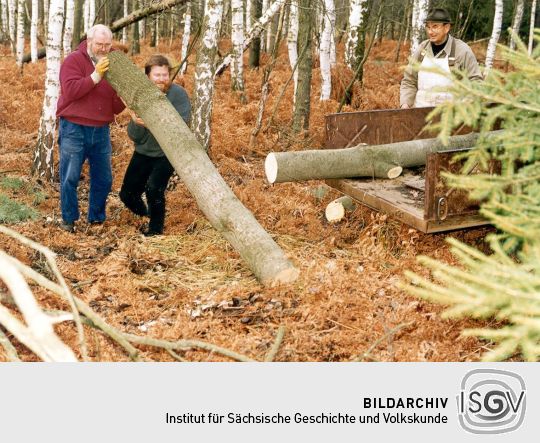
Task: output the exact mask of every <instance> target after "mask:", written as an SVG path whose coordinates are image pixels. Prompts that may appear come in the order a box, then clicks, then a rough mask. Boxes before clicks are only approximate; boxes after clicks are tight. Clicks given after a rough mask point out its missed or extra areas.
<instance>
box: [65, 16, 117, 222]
mask: <svg viewBox="0 0 540 443" xmlns="http://www.w3.org/2000/svg"><path fill="white" fill-rule="evenodd" d="M111 44H112V32H111V30H110V29H109V28H108V27H106V26H104V25H95V26H93V27H92V28H90V29H89V30H88V32H87V39H86V41H83V42H81V44H80V45H79V47H78V48H77V50H76V51H74V52H72V53H71V54H70V55H69V56H68V57H67V58H66V59H65V60H64V63H62V66H61V68H60V98H59V99H58V105H57V111H56V116H57V117H60V125H59V131H58V145H59V147H60V207H61V210H62V219H63V223H62V225H61V227H62V229H64V230H66V231H69V232H73V231H74V230H75V221H77V220H78V219H79V201H78V196H77V188H78V186H79V179H80V175H81V169H82V165H83V163H84V162H85V160H86V159H88V165H89V167H90V194H89V198H88V222H89V223H98V224H101V223H103V222H104V221H105V205H106V202H107V197H108V195H109V192H110V190H111V185H112V170H111V139H110V133H109V123H111V122H112V121H113V120H114V115H115V114H118V113H120V112H122V110H123V109H124V108H125V105H124V104H123V102H122V100H120V98H119V97H118V96H117V95H116V92H115V91H114V90H113V88H112V87H111V85H109V83H107V81H106V80H104V79H103V76H104V74H105V72H106V71H107V69H109V59H108V58H107V55H108V53H109V52H110V50H111Z"/></svg>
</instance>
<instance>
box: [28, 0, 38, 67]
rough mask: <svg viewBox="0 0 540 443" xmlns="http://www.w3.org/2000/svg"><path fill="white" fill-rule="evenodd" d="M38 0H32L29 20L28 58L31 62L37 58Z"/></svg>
mask: <svg viewBox="0 0 540 443" xmlns="http://www.w3.org/2000/svg"><path fill="white" fill-rule="evenodd" d="M38 5H39V1H38V0H32V21H31V22H30V60H31V61H32V63H35V62H37V60H38V42H37V28H38V19H39V9H38V8H39V6H38Z"/></svg>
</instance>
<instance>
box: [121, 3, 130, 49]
mask: <svg viewBox="0 0 540 443" xmlns="http://www.w3.org/2000/svg"><path fill="white" fill-rule="evenodd" d="M128 13H129V9H128V0H124V17H126V16H127V15H128ZM127 28H128V27H127V26H125V27H124V28H123V29H122V44H123V45H126V44H127Z"/></svg>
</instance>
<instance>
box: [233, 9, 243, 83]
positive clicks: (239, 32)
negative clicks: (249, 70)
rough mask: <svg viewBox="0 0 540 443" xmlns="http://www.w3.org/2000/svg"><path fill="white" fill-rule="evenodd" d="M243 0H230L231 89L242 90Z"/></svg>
mask: <svg viewBox="0 0 540 443" xmlns="http://www.w3.org/2000/svg"><path fill="white" fill-rule="evenodd" d="M243 3H244V2H243V0H232V1H231V21H232V30H231V40H232V45H233V59H232V62H231V87H232V90H233V91H243V90H244V57H243V54H244V10H243V9H244V8H243Z"/></svg>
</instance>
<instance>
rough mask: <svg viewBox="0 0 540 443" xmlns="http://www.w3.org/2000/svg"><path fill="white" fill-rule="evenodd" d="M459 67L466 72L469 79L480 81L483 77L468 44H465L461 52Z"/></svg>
mask: <svg viewBox="0 0 540 443" xmlns="http://www.w3.org/2000/svg"><path fill="white" fill-rule="evenodd" d="M461 69H463V70H464V71H465V72H466V73H467V77H468V78H469V80H472V81H482V80H483V79H484V77H483V76H482V72H480V67H479V66H478V61H477V60H476V57H475V56H474V53H473V52H472V50H471V48H470V47H469V46H466V48H465V51H464V53H463V61H462V66H461Z"/></svg>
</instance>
